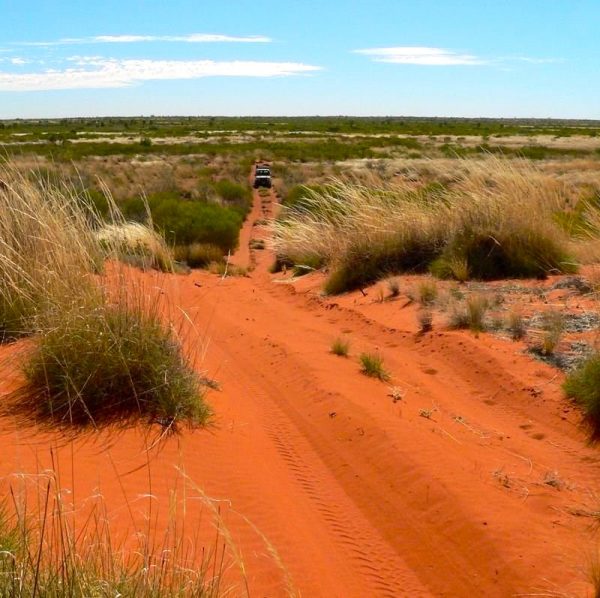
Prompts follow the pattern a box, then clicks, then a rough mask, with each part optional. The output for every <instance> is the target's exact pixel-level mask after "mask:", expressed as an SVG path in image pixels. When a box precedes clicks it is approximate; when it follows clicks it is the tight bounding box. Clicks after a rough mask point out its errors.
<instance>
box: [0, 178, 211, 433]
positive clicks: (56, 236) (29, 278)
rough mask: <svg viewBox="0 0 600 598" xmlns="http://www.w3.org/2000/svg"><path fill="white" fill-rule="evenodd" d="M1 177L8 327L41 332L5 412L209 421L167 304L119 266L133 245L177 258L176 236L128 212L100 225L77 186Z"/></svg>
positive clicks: (2, 313) (0, 264) (87, 421)
mask: <svg viewBox="0 0 600 598" xmlns="http://www.w3.org/2000/svg"><path fill="white" fill-rule="evenodd" d="M1 179H2V181H3V184H4V186H3V187H1V188H0V232H1V235H0V274H1V276H0V325H1V326H2V327H3V329H4V331H5V333H6V334H5V335H16V334H17V333H24V332H26V333H34V335H33V336H32V339H31V342H29V343H28V344H27V345H25V348H24V351H23V352H22V353H19V355H18V357H19V358H20V359H22V361H21V363H20V366H21V369H22V371H23V374H24V384H23V386H21V387H20V388H18V389H16V390H15V391H14V392H13V393H12V395H11V396H10V400H7V401H6V402H5V404H3V405H2V409H3V410H7V412H10V413H11V414H14V413H22V414H24V415H25V416H27V417H29V418H31V417H34V418H37V419H39V420H42V421H45V422H46V423H49V424H54V425H72V424H74V425H95V426H99V425H103V424H105V423H112V422H120V423H128V422H130V421H131V420H133V419H135V418H141V419H145V420H147V421H151V422H159V423H160V424H161V425H165V426H169V427H170V428H171V429H175V428H176V427H177V425H178V424H179V423H180V422H183V421H186V422H188V423H190V424H203V423H205V422H206V421H207V418H208V416H209V414H210V411H209V409H208V407H207V406H206V404H205V403H204V402H203V401H202V392H201V391H202V388H201V384H200V381H199V379H198V378H197V377H196V374H195V373H194V371H193V370H192V369H191V366H190V365H188V361H187V359H186V357H185V355H184V354H183V352H182V348H181V345H180V342H179V338H178V337H177V336H176V334H175V330H174V329H173V327H172V324H171V322H169V321H167V322H165V320H164V319H163V318H165V317H166V314H165V312H164V310H162V307H161V303H160V301H158V300H153V301H150V298H151V295H152V293H150V292H149V291H148V290H147V289H146V290H144V289H143V288H142V287H141V283H140V284H137V283H135V281H136V280H138V279H137V278H136V277H135V276H131V274H130V273H129V271H128V270H124V269H122V267H120V266H119V265H118V258H120V257H122V256H123V252H127V253H128V255H134V256H135V255H136V252H137V253H138V254H139V256H143V257H147V258H148V259H151V260H162V264H163V265H166V264H170V263H171V261H170V255H168V252H167V253H165V254H164V255H162V257H159V250H160V251H165V252H166V248H165V246H164V242H163V241H162V240H161V239H159V238H158V237H157V236H156V235H154V234H153V233H152V232H151V231H149V230H148V229H146V228H144V227H142V226H141V225H134V226H121V219H120V218H119V220H118V221H117V222H116V223H114V224H112V225H109V226H108V227H107V228H105V229H104V230H103V231H102V233H101V232H99V231H98V224H99V221H98V219H97V214H96V212H95V211H94V210H93V208H91V207H88V206H87V204H85V203H82V202H81V201H80V198H79V197H77V196H76V192H75V191H74V190H73V189H72V188H71V187H70V186H69V185H68V184H67V183H61V185H60V186H52V187H48V186H44V184H43V181H39V180H37V181H36V180H35V179H33V180H30V179H25V178H24V177H22V176H20V175H19V174H18V173H16V172H14V171H11V170H10V169H9V170H5V171H4V172H2V175H1ZM112 207H113V208H114V206H112ZM115 215H116V212H115ZM134 233H135V234H134ZM148 239H150V241H148ZM146 242H148V245H145V244H144V243H146ZM153 244H154V245H153ZM151 245H152V247H151ZM124 247H126V248H125V249H124ZM131 247H133V248H134V249H131ZM106 258H108V259H109V260H110V261H111V266H110V268H108V267H107V268H106V272H103V267H104V260H105V259H106ZM115 264H116V265H115ZM100 273H102V274H103V275H102V276H100V275H99V274H100Z"/></svg>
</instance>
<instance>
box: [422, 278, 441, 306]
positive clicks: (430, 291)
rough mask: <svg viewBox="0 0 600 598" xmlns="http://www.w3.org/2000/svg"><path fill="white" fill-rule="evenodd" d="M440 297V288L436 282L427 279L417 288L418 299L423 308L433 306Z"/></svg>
mask: <svg viewBox="0 0 600 598" xmlns="http://www.w3.org/2000/svg"><path fill="white" fill-rule="evenodd" d="M437 296H438V288H437V284H436V282H435V280H432V279H426V280H423V281H421V282H420V283H419V285H418V286H417V298H418V300H419V303H420V304H421V305H422V306H423V307H427V306H428V305H431V304H432V303H433V302H434V301H435V300H436V299H437Z"/></svg>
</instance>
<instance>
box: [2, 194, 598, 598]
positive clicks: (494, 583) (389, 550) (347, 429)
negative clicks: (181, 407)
mask: <svg viewBox="0 0 600 598" xmlns="http://www.w3.org/2000/svg"><path fill="white" fill-rule="evenodd" d="M273 197H274V196H273V195H271V196H270V198H268V199H270V200H272V199H273ZM254 199H255V207H254V210H253V212H252V214H251V215H250V217H249V219H248V221H247V223H246V225H245V229H244V231H243V233H242V239H243V247H242V249H241V250H240V252H239V253H238V254H237V255H235V256H233V258H232V262H233V263H236V264H237V265H240V266H247V265H252V264H254V265H255V268H254V269H253V270H252V272H251V273H250V275H249V276H248V277H240V278H231V277H227V278H225V279H221V278H220V277H217V276H214V275H211V274H209V273H206V272H200V271H194V272H193V273H192V274H191V275H190V276H188V277H175V276H164V277H163V278H162V283H163V284H164V285H165V289H167V293H168V294H169V296H170V297H171V298H172V300H173V301H174V302H177V303H178V304H179V305H180V306H181V307H182V308H183V309H185V310H186V311H187V313H188V314H189V316H190V318H191V319H192V321H193V322H194V323H195V324H196V325H197V327H198V329H199V331H200V332H201V333H202V334H203V336H204V339H205V340H206V341H208V343H207V350H206V356H205V358H204V361H203V364H202V368H203V369H205V370H207V371H208V372H209V375H210V376H211V377H214V378H216V379H217V380H218V381H219V383H220V384H221V386H222V391H221V392H211V393H210V394H209V400H210V402H211V404H212V405H213V407H214V409H215V412H216V426H215V427H214V429H211V430H209V431H206V430H199V431H195V432H187V431H185V432H183V433H182V434H181V435H180V436H179V437H174V438H170V439H167V440H165V441H164V442H162V443H161V445H160V447H158V448H156V449H153V450H151V451H150V452H147V451H145V450H144V448H145V447H146V446H147V444H148V442H150V440H149V439H147V438H145V437H144V434H143V433H142V432H140V431H135V430H130V431H127V432H123V433H121V434H120V435H118V436H115V437H114V438H113V439H112V441H111V442H109V440H110V439H111V436H110V434H108V433H102V434H100V435H99V437H97V438H94V436H93V435H92V436H90V435H86V436H85V437H80V438H78V439H75V440H70V441H61V440H60V439H58V438H57V437H53V436H52V435H49V434H47V433H45V434H42V433H39V432H38V433H36V432H35V431H33V430H23V429H20V430H14V429H12V428H11V426H10V425H9V422H6V423H5V424H3V426H4V429H5V432H4V434H3V435H2V436H1V437H0V441H1V442H2V447H3V450H2V460H1V463H0V474H1V475H4V476H8V478H7V479H8V480H9V481H11V483H12V484H13V485H14V484H16V483H17V482H16V481H15V480H16V478H15V477H14V474H15V473H16V472H26V473H31V474H34V473H36V472H38V473H39V472H40V471H43V470H44V468H54V469H55V470H56V469H57V467H58V466H60V470H61V471H60V478H61V486H62V487H67V488H70V489H72V490H73V491H74V498H73V500H74V502H77V501H78V500H79V501H81V500H84V499H85V498H87V497H89V496H90V495H91V494H93V492H94V489H96V488H97V489H99V491H100V492H101V493H102V495H103V496H104V497H105V500H106V502H107V505H108V507H109V510H110V512H111V513H112V514H113V515H112V516H113V518H114V519H115V520H116V521H117V522H119V521H120V522H122V524H123V525H124V526H125V525H126V524H127V522H128V521H129V520H130V519H131V518H133V519H135V518H136V517H137V516H138V515H139V513H141V512H142V510H143V508H147V507H148V505H149V504H152V505H156V506H155V507H153V508H155V509H157V510H158V509H159V508H160V507H162V508H163V510H168V509H167V506H168V503H169V500H170V498H169V497H170V494H171V491H172V490H173V489H174V488H176V487H177V488H178V491H179V492H180V494H181V493H182V487H183V485H184V484H183V483H182V475H183V474H182V473H181V472H185V475H186V476H188V477H189V479H190V480H192V481H193V483H194V484H195V485H197V486H198V487H199V488H202V490H203V491H204V492H205V493H206V495H207V496H209V497H210V498H211V499H214V500H215V501H220V502H216V503H214V504H217V505H219V506H220V510H221V514H222V516H223V518H224V521H225V523H226V525H227V526H228V528H229V530H230V532H231V535H232V539H233V540H234V542H235V543H236V545H237V546H238V548H239V550H240V552H241V555H242V558H243V560H244V563H245V567H246V573H247V583H248V586H249V589H250V594H251V595H254V596H283V595H287V594H288V593H292V590H291V589H290V588H292V587H293V588H296V591H297V594H301V595H303V596H327V597H332V596H339V597H351V596H356V597H365V596H465V597H467V596H468V597H473V596H486V597H490V596H512V595H517V594H535V593H536V592H537V593H538V594H537V595H542V594H540V592H552V591H554V592H559V591H560V592H565V593H569V592H572V593H574V595H582V593H583V592H585V590H586V587H587V586H586V584H585V568H586V565H587V564H588V561H587V560H586V559H588V558H589V554H590V551H591V549H592V548H593V547H594V543H593V539H594V537H593V535H592V534H591V532H590V528H589V526H590V519H588V518H583V517H576V516H574V515H573V514H572V513H571V511H570V509H572V508H574V507H581V506H582V505H585V506H587V507H588V508H590V509H592V510H597V509H598V505H596V504H594V501H593V497H594V495H595V492H597V491H599V490H600V470H599V468H598V463H599V461H600V454H599V453H598V450H597V449H594V448H591V447H589V446H586V442H585V439H586V437H585V434H584V432H583V431H582V430H581V429H580V428H579V427H578V425H577V424H578V414H577V413H576V412H575V411H574V410H572V408H571V407H570V405H569V403H568V402H567V401H566V400H565V399H564V398H563V397H562V395H561V391H560V383H561V381H562V378H563V376H562V374H557V372H556V370H553V369H552V368H550V367H548V366H546V365H544V364H541V363H537V362H534V361H533V360H532V359H531V358H529V357H527V356H526V355H523V354H522V352H521V347H520V346H519V345H518V344H515V343H511V342H510V341H504V340H501V339H498V338H495V337H492V336H491V335H486V334H483V335H481V336H479V338H476V337H474V336H473V335H472V334H470V333H467V332H451V331H447V330H445V329H443V328H441V327H439V326H434V331H433V332H432V333H429V334H427V335H423V336H421V335H419V334H417V332H416V321H415V313H414V309H412V308H409V309H401V305H402V302H398V301H386V302H383V303H376V302H373V301H365V300H364V297H362V295H361V294H360V293H352V294H348V295H346V296H343V297H342V298H332V299H326V298H322V297H321V296H319V294H318V286H319V283H320V282H321V279H320V276H319V275H318V274H316V275H313V276H310V277H305V278H304V279H301V280H299V281H297V282H295V283H294V284H290V282H289V279H286V277H283V276H281V275H270V274H268V271H267V269H268V266H269V264H270V263H271V260H272V255H270V254H269V252H268V251H252V252H249V251H248V249H247V241H248V240H249V239H250V238H260V237H261V236H262V237H264V235H265V233H264V231H263V230H262V229H261V227H257V226H254V222H255V220H256V219H257V218H261V217H263V212H262V207H261V205H260V204H261V198H260V197H259V195H258V193H256V192H255V195H254ZM265 209H266V210H268V209H269V206H268V205H266V206H265ZM342 334H343V335H346V336H347V337H348V338H350V340H351V348H350V353H351V354H350V357H349V358H347V359H344V358H341V357H336V356H334V355H332V354H330V353H329V347H330V345H331V342H332V340H333V339H334V338H336V337H337V336H339V335H342ZM362 351H378V352H379V353H380V354H381V355H382V356H383V357H384V359H385V365H386V367H387V369H388V370H389V371H390V373H391V375H392V380H391V381H390V383H389V384H386V383H382V382H379V381H376V380H373V379H370V378H367V377H365V376H364V375H362V374H361V373H360V372H359V366H358V363H357V357H358V355H359V353H360V352H362ZM392 385H393V386H396V387H398V388H399V389H400V390H401V394H402V399H401V400H399V401H396V402H394V401H393V399H392V397H391V396H390V388H389V387H390V386H392ZM50 447H53V454H52V455H51V454H50ZM52 459H53V460H54V463H52ZM176 468H177V469H176ZM11 474H13V475H12V476H11ZM548 482H550V483H548ZM187 492H188V493H189V495H190V496H191V495H192V494H194V492H195V490H194V489H188V491H187ZM196 494H198V493H197V492H196ZM148 495H152V496H153V498H149V497H148ZM162 521H163V520H162V519H159V524H158V525H161V524H162ZM267 540H268V542H267ZM275 551H276V553H277V555H278V556H274V553H275ZM278 559H280V560H281V563H282V565H283V570H282V568H281V567H280V565H279V563H278ZM244 591H245V590H244V589H243V586H242V585H240V586H238V589H237V590H236V591H234V595H244Z"/></svg>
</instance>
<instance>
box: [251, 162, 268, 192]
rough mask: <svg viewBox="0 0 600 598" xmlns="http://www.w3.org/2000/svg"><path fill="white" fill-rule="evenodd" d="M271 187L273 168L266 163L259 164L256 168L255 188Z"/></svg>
mask: <svg viewBox="0 0 600 598" xmlns="http://www.w3.org/2000/svg"><path fill="white" fill-rule="evenodd" d="M259 187H266V188H267V189H270V188H271V169H270V168H269V167H268V166H266V165H265V164H257V165H256V169H255V170H254V188H255V189H258V188H259Z"/></svg>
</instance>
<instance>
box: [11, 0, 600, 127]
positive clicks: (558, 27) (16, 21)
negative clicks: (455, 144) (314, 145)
mask: <svg viewBox="0 0 600 598" xmlns="http://www.w3.org/2000/svg"><path fill="white" fill-rule="evenodd" d="M0 6H1V7H2V13H1V14H2V19H0V40H1V41H0V118H17V117H21V118H30V117H58V116H96V115H141V114H144V115H149V114H157V115H168V114H173V115H183V114H185V115H188V114H189V115H313V114H321V115H336V114H349V115H412V116H468V117H477V116H490V117H540V118H545V117H555V118H594V119H600V33H599V32H600V0H371V1H362V0H361V1H358V0H346V1H341V0H324V1H316V0H279V1H277V2H276V1H274V0H211V1H210V2H206V1H204V0H195V1H192V0H171V1H166V0H163V1H157V0H120V1H116V0H103V1H102V2H93V1H90V0H87V1H85V0H79V1H77V2H76V1H71V0H69V1H64V0H4V1H3V2H1V3H0Z"/></svg>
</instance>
